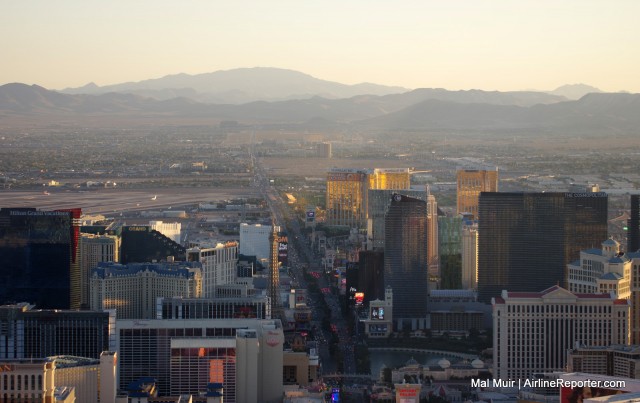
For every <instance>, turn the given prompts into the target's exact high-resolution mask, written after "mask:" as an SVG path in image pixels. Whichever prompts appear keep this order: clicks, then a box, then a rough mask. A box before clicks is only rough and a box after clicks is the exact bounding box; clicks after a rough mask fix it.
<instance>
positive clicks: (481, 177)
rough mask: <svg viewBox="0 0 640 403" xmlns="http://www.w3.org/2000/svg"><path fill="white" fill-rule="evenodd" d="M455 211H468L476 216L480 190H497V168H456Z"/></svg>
mask: <svg viewBox="0 0 640 403" xmlns="http://www.w3.org/2000/svg"><path fill="white" fill-rule="evenodd" d="M456 178H457V204H456V206H457V209H456V210H457V212H458V214H462V213H470V214H472V215H473V217H474V218H476V219H477V218H478V214H479V211H478V197H479V196H480V192H497V191H498V168H496V169H495V170H492V171H489V170H478V169H458V171H457V173H456Z"/></svg>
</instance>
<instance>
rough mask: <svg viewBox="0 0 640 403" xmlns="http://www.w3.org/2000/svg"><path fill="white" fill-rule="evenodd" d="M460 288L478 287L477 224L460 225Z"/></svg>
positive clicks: (472, 288) (474, 288)
mask: <svg viewBox="0 0 640 403" xmlns="http://www.w3.org/2000/svg"><path fill="white" fill-rule="evenodd" d="M462 288H463V289H465V290H476V289H478V225H477V224H469V225H463V226H462Z"/></svg>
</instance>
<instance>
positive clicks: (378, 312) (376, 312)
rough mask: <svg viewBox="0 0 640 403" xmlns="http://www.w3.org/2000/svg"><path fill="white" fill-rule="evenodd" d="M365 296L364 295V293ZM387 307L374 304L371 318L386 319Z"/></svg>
mask: <svg viewBox="0 0 640 403" xmlns="http://www.w3.org/2000/svg"><path fill="white" fill-rule="evenodd" d="M363 297H364V295H363ZM384 311H385V307H383V306H374V307H371V319H372V320H384V313H385V312H384Z"/></svg>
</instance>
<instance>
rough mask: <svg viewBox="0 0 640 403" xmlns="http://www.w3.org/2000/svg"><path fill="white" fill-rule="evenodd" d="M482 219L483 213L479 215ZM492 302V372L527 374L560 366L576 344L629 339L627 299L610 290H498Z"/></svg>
mask: <svg viewBox="0 0 640 403" xmlns="http://www.w3.org/2000/svg"><path fill="white" fill-rule="evenodd" d="M480 217H481V219H482V215H481V216H480ZM492 305H493V363H494V368H493V375H494V377H495V378H496V379H503V380H506V379H530V378H531V376H532V375H533V374H534V373H544V372H556V371H563V370H564V369H565V367H566V360H567V350H568V349H570V348H573V347H574V346H575V345H576V344H577V345H584V346H609V345H612V344H629V342H630V334H629V316H630V314H631V313H630V306H629V301H628V300H625V299H617V298H616V297H615V296H613V295H610V294H573V293H571V292H569V291H568V290H566V289H564V288H562V287H559V286H553V287H551V288H548V289H546V290H544V291H541V292H511V291H502V293H501V296H499V297H495V298H493V299H492Z"/></svg>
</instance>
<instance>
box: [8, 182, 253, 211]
mask: <svg viewBox="0 0 640 403" xmlns="http://www.w3.org/2000/svg"><path fill="white" fill-rule="evenodd" d="M248 197H261V196H260V192H259V191H258V190H257V189H255V188H158V189H117V188H116V189H96V190H87V191H78V190H64V189H52V188H46V190H43V191H40V192H37V191H22V190H12V189H0V208H1V207H35V208H38V209H42V210H55V209H66V208H78V207H80V208H81V209H82V212H83V213H84V214H113V213H119V212H123V211H136V210H154V209H167V208H169V207H173V208H177V207H179V206H183V205H187V204H195V203H202V202H215V201H219V200H228V199H234V198H248Z"/></svg>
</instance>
